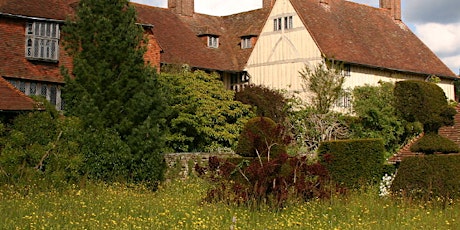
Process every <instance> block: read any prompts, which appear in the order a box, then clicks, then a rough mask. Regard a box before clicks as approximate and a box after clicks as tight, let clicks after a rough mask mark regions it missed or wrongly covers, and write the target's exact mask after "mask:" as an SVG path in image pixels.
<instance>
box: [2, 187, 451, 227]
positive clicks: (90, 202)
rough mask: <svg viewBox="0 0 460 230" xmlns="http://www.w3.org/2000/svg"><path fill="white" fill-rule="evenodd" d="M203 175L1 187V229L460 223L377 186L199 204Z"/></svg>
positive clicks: (443, 211) (437, 208)
mask: <svg viewBox="0 0 460 230" xmlns="http://www.w3.org/2000/svg"><path fill="white" fill-rule="evenodd" d="M209 186H210V185H209V184H207V183H206V182H204V181H202V180H200V179H196V178H194V179H189V180H185V181H183V180H177V181H172V182H168V183H164V184H163V185H162V186H161V187H160V189H159V190H158V191H157V192H151V191H149V190H147V189H144V188H142V187H139V186H127V185H121V184H115V185H110V186H109V185H105V184H90V183H88V184H86V185H85V186H84V188H79V187H78V186H74V187H72V188H68V189H64V190H60V191H57V190H52V191H46V192H37V191H39V189H36V188H34V186H32V187H29V188H27V189H25V188H23V189H17V188H14V187H12V186H3V187H0V229H373V230H377V229H460V206H459V205H458V204H457V203H455V202H454V203H453V204H451V205H448V206H447V207H446V208H442V207H440V206H438V205H433V204H426V205H425V204H424V205H422V204H417V203H415V202H409V201H407V200H406V201H402V200H394V199H389V198H381V197H379V196H378V193H377V190H376V189H368V190H366V191H360V192H352V193H350V194H349V195H348V196H346V197H334V198H332V199H331V200H323V201H319V200H316V201H310V202H291V203H290V204H289V205H288V206H287V207H285V208H284V209H283V210H270V209H269V208H267V207H262V208H260V209H257V210H254V209H252V210H251V209H249V208H246V207H237V206H234V205H227V204H222V203H213V204H209V203H204V202H202V199H203V197H204V196H205V194H206V190H207V188H208V187H209Z"/></svg>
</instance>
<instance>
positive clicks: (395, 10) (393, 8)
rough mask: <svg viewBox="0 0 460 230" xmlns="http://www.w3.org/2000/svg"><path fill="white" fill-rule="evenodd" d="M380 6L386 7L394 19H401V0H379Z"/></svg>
mask: <svg viewBox="0 0 460 230" xmlns="http://www.w3.org/2000/svg"><path fill="white" fill-rule="evenodd" d="M380 8H382V9H387V10H388V12H389V13H390V16H391V17H392V18H393V19H394V20H396V21H401V0H380Z"/></svg>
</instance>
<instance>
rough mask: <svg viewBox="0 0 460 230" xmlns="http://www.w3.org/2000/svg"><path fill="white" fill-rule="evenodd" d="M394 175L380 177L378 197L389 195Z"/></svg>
mask: <svg viewBox="0 0 460 230" xmlns="http://www.w3.org/2000/svg"><path fill="white" fill-rule="evenodd" d="M395 176H396V173H394V174H391V175H388V174H385V175H384V176H383V177H382V181H380V187H379V190H380V192H379V196H381V197H385V196H389V195H390V193H391V192H390V187H391V184H392V183H393V180H394V179H395Z"/></svg>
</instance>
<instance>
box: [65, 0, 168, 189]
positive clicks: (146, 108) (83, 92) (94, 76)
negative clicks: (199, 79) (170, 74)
mask: <svg viewBox="0 0 460 230" xmlns="http://www.w3.org/2000/svg"><path fill="white" fill-rule="evenodd" d="M63 35H64V41H65V47H66V50H67V51H68V52H69V54H70V55H71V56H72V58H73V72H72V73H67V71H63V72H64V75H65V76H66V86H65V88H64V99H65V103H66V107H65V110H66V113H67V114H68V115H73V116H78V117H80V118H81V120H82V121H83V124H84V127H85V130H86V132H85V134H84V135H82V136H83V137H82V140H84V141H83V142H86V143H84V146H85V147H84V148H82V149H83V151H84V153H85V155H86V160H87V167H88V169H87V170H88V174H89V175H91V176H93V177H95V178H97V179H106V180H114V179H115V178H117V179H119V178H124V179H127V180H132V181H157V180H159V179H161V178H162V176H163V172H164V168H165V164H164V161H163V156H162V155H161V150H162V148H163V147H164V140H163V139H164V138H163V137H164V135H163V133H164V130H165V129H164V127H163V125H162V120H163V119H162V117H164V116H163V114H164V111H165V108H164V107H163V105H164V104H165V103H164V102H163V99H162V98H163V97H162V96H161V92H160V89H158V87H157V80H156V78H157V74H156V71H155V70H154V69H153V68H152V67H150V66H147V65H146V64H145V62H144V58H143V57H144V53H145V46H144V45H143V44H145V40H144V35H143V28H142V26H141V25H139V24H136V11H135V9H134V7H133V6H131V5H130V4H129V1H128V0H80V2H79V5H78V8H77V12H76V16H75V18H72V19H70V20H69V21H68V22H67V25H66V26H65V27H64V28H63Z"/></svg>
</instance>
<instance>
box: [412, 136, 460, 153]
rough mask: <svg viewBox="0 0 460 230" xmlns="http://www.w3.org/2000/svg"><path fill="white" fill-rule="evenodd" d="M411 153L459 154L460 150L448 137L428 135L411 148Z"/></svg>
mask: <svg viewBox="0 0 460 230" xmlns="http://www.w3.org/2000/svg"><path fill="white" fill-rule="evenodd" d="M410 151H412V152H421V153H425V154H433V153H437V152H439V153H458V152H460V149H459V147H458V145H457V144H456V143H455V142H453V141H452V140H450V139H448V138H446V137H443V136H441V135H439V134H437V133H427V134H425V135H424V136H423V137H422V138H420V140H418V141H417V142H415V143H414V144H413V145H412V146H411V147H410Z"/></svg>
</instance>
